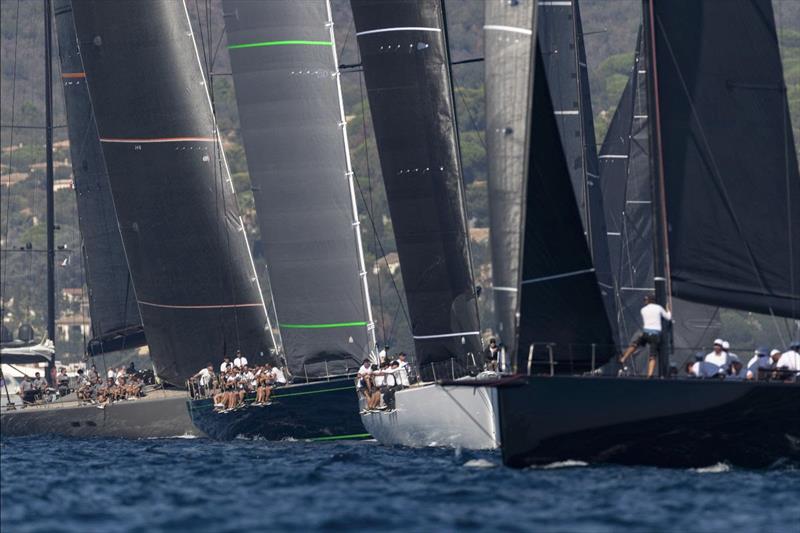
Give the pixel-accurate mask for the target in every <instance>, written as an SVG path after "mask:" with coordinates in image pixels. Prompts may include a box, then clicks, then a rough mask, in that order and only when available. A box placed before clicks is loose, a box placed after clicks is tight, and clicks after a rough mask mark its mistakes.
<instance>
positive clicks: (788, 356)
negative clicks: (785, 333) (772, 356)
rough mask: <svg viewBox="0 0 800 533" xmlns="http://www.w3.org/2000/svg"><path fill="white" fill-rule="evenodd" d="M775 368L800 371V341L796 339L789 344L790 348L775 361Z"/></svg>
mask: <svg viewBox="0 0 800 533" xmlns="http://www.w3.org/2000/svg"><path fill="white" fill-rule="evenodd" d="M775 368H777V369H778V370H788V371H791V372H800V341H794V342H792V344H790V345H789V350H788V351H785V352H783V353H782V354H781V357H780V359H778V362H777V363H775Z"/></svg>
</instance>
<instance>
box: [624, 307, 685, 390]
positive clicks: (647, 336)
mask: <svg viewBox="0 0 800 533" xmlns="http://www.w3.org/2000/svg"><path fill="white" fill-rule="evenodd" d="M641 314H642V331H641V333H637V334H636V335H635V336H634V338H633V340H632V341H631V344H630V346H628V348H627V349H626V350H625V353H623V354H622V357H620V360H619V362H620V364H625V360H626V359H627V358H628V357H630V356H631V355H632V354H633V353H634V352H635V351H636V350H638V349H639V348H641V347H644V346H647V345H649V346H650V357H649V359H648V360H647V377H648V378H649V377H653V374H654V373H655V370H656V363H657V361H658V356H659V346H660V344H661V319H662V318H663V319H664V320H672V313H670V312H669V311H667V310H666V309H664V308H663V307H661V306H660V305H658V304H657V303H656V299H655V296H653V295H652V294H648V295H647V296H645V297H644V307H642V310H641Z"/></svg>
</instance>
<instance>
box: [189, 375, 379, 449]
mask: <svg viewBox="0 0 800 533" xmlns="http://www.w3.org/2000/svg"><path fill="white" fill-rule="evenodd" d="M270 401H271V404H270V405H266V406H255V405H253V397H252V395H251V396H250V397H248V398H247V399H246V401H245V406H244V407H242V408H240V409H237V410H234V411H230V412H227V413H218V412H216V411H215V410H214V406H213V401H212V400H211V399H210V398H207V399H202V400H190V401H189V402H188V406H189V412H190V414H191V418H192V421H193V422H194V424H195V425H196V426H197V427H198V428H199V429H200V430H201V431H203V432H204V433H205V434H207V435H208V436H209V437H211V438H214V439H220V440H230V439H234V438H237V437H242V438H254V439H265V440H290V439H297V440H337V439H363V438H368V437H369V433H367V430H366V429H364V425H363V424H362V423H361V419H360V418H359V415H358V397H357V395H356V390H355V385H354V381H353V380H352V379H349V378H345V379H335V380H331V381H321V382H314V383H304V384H297V385H288V386H285V387H279V388H276V389H274V390H273V392H272V396H271V398H270Z"/></svg>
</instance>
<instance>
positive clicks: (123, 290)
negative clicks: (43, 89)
mask: <svg viewBox="0 0 800 533" xmlns="http://www.w3.org/2000/svg"><path fill="white" fill-rule="evenodd" d="M54 12H55V21H56V33H57V36H58V44H59V46H58V55H59V58H60V60H61V81H62V85H63V87H64V102H65V106H66V112H67V126H68V129H67V131H68V134H69V141H70V145H69V146H70V156H71V158H72V174H73V179H74V183H75V193H76V197H77V206H78V226H79V228H80V232H81V240H82V243H83V250H82V253H83V257H84V261H85V269H86V285H87V286H88V288H89V293H88V294H89V314H90V316H91V319H92V339H91V340H90V341H89V344H88V350H89V352H90V353H91V354H93V355H96V354H100V353H105V352H112V351H115V350H121V349H125V348H136V347H139V346H143V345H145V344H146V343H147V341H146V339H145V337H144V329H143V328H142V320H141V318H140V317H139V308H138V306H137V303H136V294H135V293H134V291H133V285H132V283H131V279H130V273H129V272H128V262H127V259H126V258H125V250H124V249H123V246H122V238H121V237H120V233H119V227H118V226H117V215H116V212H115V211H114V201H113V198H112V197H111V190H110V187H109V182H108V174H107V173H106V164H105V161H104V160H103V151H102V148H101V146H100V139H99V138H98V135H97V127H96V126H95V123H94V115H93V113H92V104H91V101H90V100H89V91H88V89H87V87H86V79H85V74H84V72H83V62H82V61H81V56H80V52H79V50H78V41H77V39H76V37H75V25H74V23H73V20H72V5H71V3H70V0H55V2H54Z"/></svg>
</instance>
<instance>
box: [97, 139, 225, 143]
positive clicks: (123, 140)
mask: <svg viewBox="0 0 800 533" xmlns="http://www.w3.org/2000/svg"><path fill="white" fill-rule="evenodd" d="M100 141H102V142H104V143H133V144H145V143H172V142H214V138H213V137H156V138H151V139H119V138H111V137H101V138H100Z"/></svg>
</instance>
